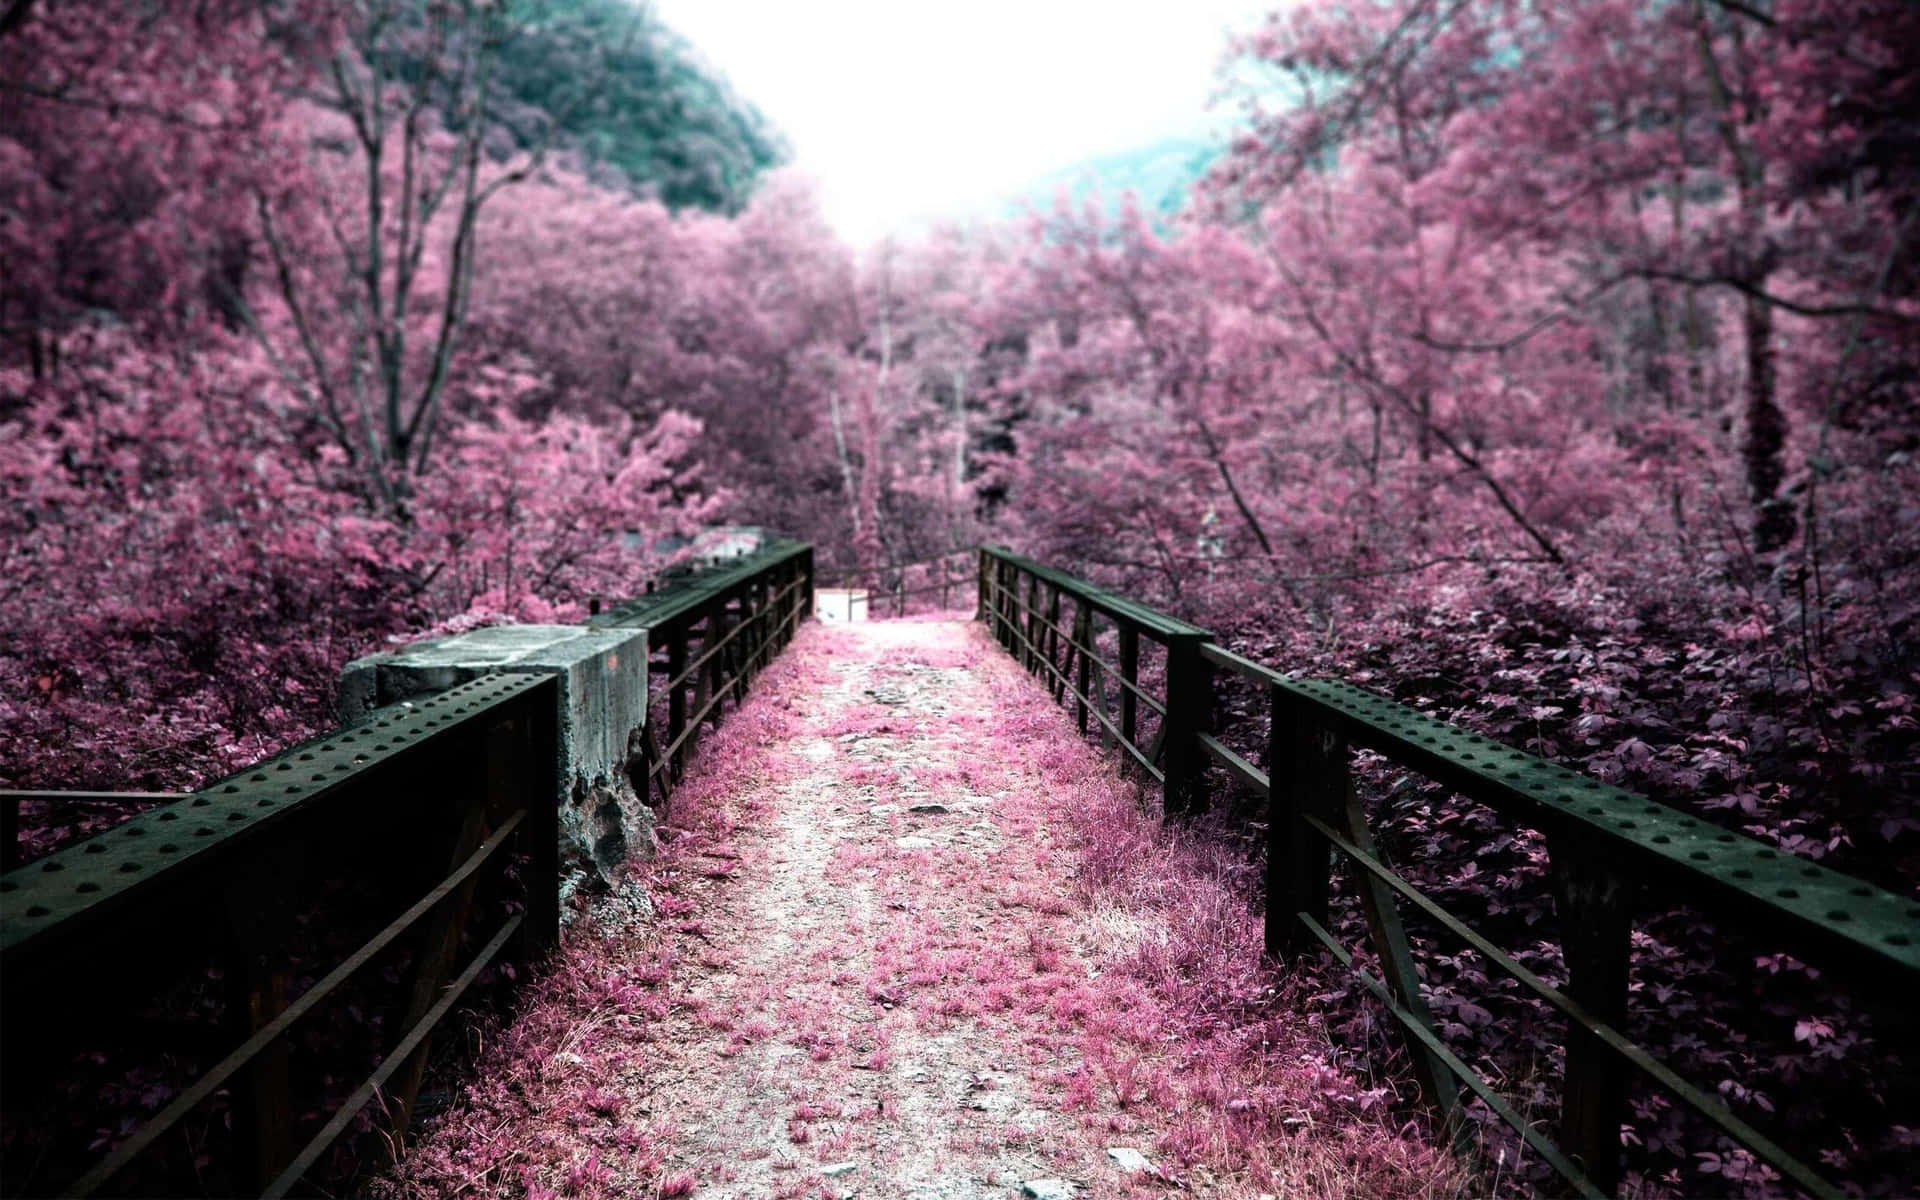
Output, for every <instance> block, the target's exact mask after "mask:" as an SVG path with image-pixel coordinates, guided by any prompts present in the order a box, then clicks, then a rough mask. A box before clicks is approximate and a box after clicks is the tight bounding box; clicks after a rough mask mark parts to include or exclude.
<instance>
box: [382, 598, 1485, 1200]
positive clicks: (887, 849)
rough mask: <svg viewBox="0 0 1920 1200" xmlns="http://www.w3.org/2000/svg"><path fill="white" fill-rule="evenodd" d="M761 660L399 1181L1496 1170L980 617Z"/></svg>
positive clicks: (797, 1191)
mask: <svg viewBox="0 0 1920 1200" xmlns="http://www.w3.org/2000/svg"><path fill="white" fill-rule="evenodd" d="M756 690H757V694H756V695H755V697H754V698H753V699H751V700H750V701H749V702H748V704H747V705H746V706H745V707H744V708H743V709H742V710H741V711H740V712H739V713H738V714H737V715H735V716H734V717H732V718H731V719H729V721H728V723H727V724H726V725H725V726H724V727H723V728H722V729H720V730H719V731H718V732H717V734H715V735H713V736H712V737H711V738H710V739H709V740H708V741H707V742H706V744H705V745H704V747H703V749H702V752H701V756H700V758H699V759H698V760H697V762H696V764H695V766H694V769H693V770H692V771H691V772H690V775H689V778H688V780H687V782H686V784H685V785H684V786H683V787H682V788H681V790H680V791H679V792H678V793H677V794H676V795H675V797H674V801H673V807H672V811H671V812H670V813H669V814H667V819H666V821H665V822H664V824H663V827H662V836H663V840H664V843H665V844H664V846H663V849H662V851H661V853H660V855H659V856H658V858H657V859H655V860H654V861H653V862H652V863H650V864H648V865H647V866H646V867H644V868H642V870H641V872H640V873H639V874H638V875H637V876H636V877H634V878H633V879H631V880H630V881H629V882H628V885H627V886H626V887H625V888H624V889H623V890H622V892H620V893H617V894H616V895H614V896H613V897H610V898H607V899H605V900H603V901H601V902H599V903H598V904H597V905H596V906H595V908H594V909H593V910H592V911H590V912H588V913H586V914H585V915H584V916H583V917H582V919H580V920H577V921H575V922H574V923H573V925H572V926H571V927H570V928H569V930H568V932H567V936H566V938H565V940H564V945H563V948H562V950H561V952H560V956H559V958H558V960H557V961H556V962H555V963H554V964H553V967H552V969H551V970H550V971H548V972H547V973H546V974H545V975H544V977H543V978H542V979H541V980H539V981H536V982H535V983H534V984H533V985H532V986H531V987H530V988H529V989H528V991H527V993H526V999H525V1000H524V1002H523V1005H522V1007H521V1010H520V1011H519V1012H518V1013H517V1014H516V1016H515V1017H514V1018H513V1019H512V1021H511V1022H510V1023H508V1024H507V1025H506V1026H505V1027H504V1028H503V1029H500V1030H497V1031H490V1032H489V1033H488V1034H487V1036H486V1039H485V1040H486V1044H487V1051H486V1053H485V1055H484V1059H485V1061H484V1062H483V1063H482V1065H481V1069H480V1070H479V1071H478V1072H476V1073H475V1075H474V1077H473V1078H474V1079H475V1080H476V1081H475V1082H473V1083H471V1084H469V1085H467V1087H466V1090H465V1092H464V1094H463V1095H462V1096H461V1097H460V1098H459V1099H458V1101H457V1102H456V1103H455V1105H454V1106H453V1107H452V1108H451V1109H450V1110H449V1111H448V1112H446V1113H444V1114H443V1115H442V1116H441V1117H440V1118H439V1119H438V1120H436V1121H435V1122H434V1123H433V1124H432V1125H431V1126H430V1127H429V1129H428V1131H427V1133H426V1134H425V1136H424V1139H423V1141H422V1143H421V1144H420V1145H419V1146H418V1147H417V1148H416V1149H414V1150H413V1151H412V1152H411V1153H410V1154H409V1155H408V1156H407V1157H406V1159H405V1160H404V1161H403V1162H402V1163H401V1165H400V1167H399V1168H398V1169H397V1170H396V1172H395V1173H394V1174H393V1175H392V1176H390V1177H389V1178H387V1179H385V1180H383V1181H381V1182H380V1183H379V1184H378V1185H377V1189H376V1190H377V1193H378V1194H381V1195H420V1194H446V1195H457V1194H473V1195H509V1196H519V1195H529V1196H542V1197H544V1196H551V1195H563V1196H656V1195H658V1196H688V1195H699V1196H713V1197H723V1196H738V1197H747V1196H779V1197H797V1196H853V1195H861V1196H902V1197H923V1198H927V1200H932V1198H936V1197H938V1198H953V1197H972V1196H1008V1195H1020V1194H1023V1192H1024V1191H1025V1190H1026V1189H1028V1188H1029V1186H1030V1185H1031V1186H1033V1187H1034V1188H1036V1189H1037V1190H1039V1191H1040V1192H1041V1193H1042V1194H1048V1193H1045V1188H1046V1187H1047V1186H1048V1185H1047V1184H1046V1183H1045V1182H1044V1181H1054V1183H1053V1185H1052V1186H1054V1187H1055V1188H1056V1189H1059V1190H1056V1191H1055V1192H1053V1193H1050V1194H1061V1195H1064V1194H1070V1193H1071V1194H1080V1195H1086V1196H1157V1195H1164V1194H1169V1193H1172V1192H1174V1191H1187V1192H1191V1193H1194V1194H1200V1195H1209V1196H1228V1197H1233V1196H1247V1197H1253V1196H1258V1195H1263V1194H1271V1195H1285V1196H1288V1197H1318V1196H1447V1195H1455V1194H1459V1193H1460V1192H1461V1191H1463V1190H1465V1188H1466V1187H1467V1186H1468V1185H1467V1184H1466V1182H1465V1179H1466V1176H1465V1172H1464V1171H1463V1169H1462V1168H1461V1167H1460V1166H1459V1165H1458V1164H1457V1163H1456V1162H1454V1161H1452V1160H1450V1159H1449V1158H1447V1157H1446V1156H1445V1155H1443V1154H1442V1153H1441V1152H1439V1151H1436V1150H1435V1149H1433V1148H1432V1147H1431V1146H1430V1145H1429V1144H1428V1143H1426V1142H1425V1141H1423V1140H1420V1139H1419V1138H1417V1137H1415V1136H1412V1135H1411V1134H1403V1133H1398V1132H1395V1131H1394V1130H1393V1129H1392V1128H1391V1127H1389V1126H1387V1125H1386V1124H1384V1123H1383V1122H1384V1118H1383V1116H1382V1115H1381V1113H1380V1108H1379V1107H1377V1106H1376V1105H1377V1101H1378V1098H1379V1095H1380V1093H1379V1092H1378V1091H1377V1090H1374V1089H1370V1088H1369V1087H1368V1086H1366V1084H1364V1083H1363V1082H1361V1081H1358V1080H1356V1079H1354V1078H1351V1077H1350V1076H1348V1075H1347V1074H1345V1073H1344V1072H1342V1071H1341V1070H1339V1069H1338V1068H1337V1067H1336V1066H1335V1065H1334V1063H1333V1060H1332V1056H1331V1054H1330V1052H1329V1050H1328V1047H1327V1043H1326V1041H1325V1040H1324V1038H1323V1037H1322V1036H1321V1034H1320V1032H1319V1030H1318V1029H1317V1027H1316V1026H1315V1025H1314V1023H1313V1022H1312V1020H1311V1019H1310V1018H1307V1017H1304V1016H1302V1015H1300V1013H1299V1011H1298V1010H1297V1009H1296V1007H1295V1006H1294V1005H1293V1004H1291V1003H1290V1000H1291V996H1290V991H1291V989H1290V985H1288V984H1287V983H1286V982H1284V981H1283V980H1281V979H1280V978H1278V977H1277V976H1276V975H1274V974H1272V973H1271V972H1269V971H1268V970H1266V969H1264V968H1263V967H1262V966H1261V964H1260V956H1259V939H1260V935H1259V930H1258V926H1257V923H1256V921H1255V920H1254V917H1253V914H1252V913H1251V912H1250V911H1249V910H1248V908H1247V906H1246V904H1245V903H1244V902H1243V901H1241V900H1239V899H1237V898H1235V896H1234V894H1233V892H1232V891H1231V890H1230V889H1229V887H1228V886H1227V885H1226V882H1225V880H1226V873H1225V867H1224V862H1223V860H1218V859H1216V858H1214V857H1213V856H1212V855H1210V854H1209V852H1207V851H1206V850H1204V849H1203V848H1201V847H1199V846H1196V845H1191V844H1186V843H1184V842H1182V841H1179V840H1177V839H1171V838H1170V837H1169V836H1167V835H1166V834H1164V833H1163V832H1162V831H1161V830H1160V829H1159V826H1158V822H1157V821H1156V820H1153V819H1151V818H1147V817H1143V816H1142V815H1141V814H1140V811H1139V808H1138V807H1137V793H1136V790H1135V789H1134V787H1133V786H1132V785H1131V784H1130V783H1128V782H1126V781H1125V780H1123V779H1122V778H1120V777H1119V775H1118V774H1117V773H1116V772H1115V770H1114V768H1113V767H1112V766H1111V764H1109V763H1108V762H1107V761H1105V760H1104V759H1103V757H1102V755H1101V754H1100V753H1099V751H1098V750H1097V749H1096V748H1095V747H1093V746H1091V745H1089V744H1087V743H1085V742H1083V741H1081V740H1080V738H1079V737H1078V736H1077V735H1076V734H1075V733H1074V731H1073V729H1072V727H1071V725H1070V724H1069V722H1068V721H1067V719H1066V718H1065V717H1064V716H1063V714H1062V713H1060V712H1059V711H1058V710H1056V709H1054V708H1053V707H1051V706H1050V704H1049V703H1048V698H1047V695H1046V693H1045V692H1044V691H1043V690H1042V689H1040V688H1038V687H1036V686H1035V685H1034V684H1033V683H1032V682H1031V681H1029V680H1028V679H1027V678H1026V677H1025V676H1024V675H1022V674H1021V673H1020V671H1019V670H1018V668H1017V667H1016V666H1015V665H1014V664H1013V663H1012V662H1011V661H1010V660H1008V659H1007V658H1006V657H1005V656H1004V655H1003V654H1002V653H1001V652H1000V650H999V649H998V648H997V647H995V646H994V645H993V644H992V643H991V642H990V641H989V640H988V639H987V638H986V636H985V634H984V632H983V631H981V630H980V629H979V628H978V627H977V626H974V625H972V624H970V623H967V622H965V621H962V620H955V619H930V620H911V621H895V622H879V623H872V624H863V625H856V626H850V627H837V628H828V627H820V626H814V627H810V628H808V629H807V630H806V631H805V632H804V633H803V634H802V636H801V637H800V638H799V639H798V640H797V641H796V642H795V643H794V644H793V646H792V647H791V648H790V649H788V650H787V651H786V653H785V655H784V656H783V657H782V658H781V660H780V661H779V662H777V663H776V664H775V665H774V667H773V668H772V669H771V670H770V671H769V672H768V673H767V675H766V676H765V677H764V679H763V680H762V682H761V683H760V684H759V685H758V687H757V689H756ZM1116 1150H1132V1151H1137V1152H1138V1153H1139V1154H1140V1155H1141V1156H1144V1158H1145V1160H1146V1164H1147V1165H1146V1166H1145V1167H1144V1168H1143V1167H1141V1166H1140V1165H1139V1162H1138V1160H1137V1159H1136V1160H1134V1161H1133V1164H1132V1166H1133V1169H1131V1170H1128V1169H1127V1168H1126V1166H1124V1165H1123V1161H1122V1160H1123V1159H1126V1158H1128V1156H1127V1155H1116V1154H1115V1153H1113V1151H1116Z"/></svg>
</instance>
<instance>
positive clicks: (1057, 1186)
mask: <svg viewBox="0 0 1920 1200" xmlns="http://www.w3.org/2000/svg"><path fill="white" fill-rule="evenodd" d="M1020 1194H1021V1195H1022V1196H1027V1197H1030V1200H1073V1185H1072V1184H1071V1183H1068V1182H1067V1181H1066V1180H1064V1179H1029V1180H1027V1181H1026V1182H1025V1183H1023V1184H1021V1185H1020Z"/></svg>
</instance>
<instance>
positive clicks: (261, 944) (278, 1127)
mask: <svg viewBox="0 0 1920 1200" xmlns="http://www.w3.org/2000/svg"><path fill="white" fill-rule="evenodd" d="M302 857H303V855H302V854H301V851H300V849H299V848H298V847H294V848H292V849H289V850H283V851H281V852H279V853H277V854H274V855H272V856H271V857H267V858H261V859H257V860H255V861H253V862H250V863H248V864H247V865H246V866H244V867H242V868H241V869H239V870H238V871H237V872H236V873H235V874H234V876H233V878H231V879H230V880H229V881H228V883H227V886H226V890H225V896H224V902H225V908H226V918H227V930H228V937H229V939H230V940H229V951H228V959H227V964H226V970H227V1013H228V1015H227V1024H228V1030H227V1036H228V1037H229V1038H232V1039H233V1040H234V1044H236V1045H237V1044H238V1043H239V1042H240V1041H244V1040H245V1039H247V1038H249V1037H251V1036H253V1034H254V1033H256V1032H258V1031H259V1029H260V1028H261V1026H263V1025H265V1024H267V1023H268V1022H269V1021H271V1020H273V1019H274V1018H275V1017H277V1016H279V1015H280V1013H281V1012H282V1011H284V1010H285V1009H286V1007H287V973H286V970H285V968H284V967H283V966H282V965H281V962H280V959H281V948H282V947H283V946H284V945H285V944H286V937H287V929H288V924H289V922H288V921H287V919H286V918H287V914H286V903H285V897H286V896H287V895H289V894H290V892H291V886H290V884H291V881H292V880H293V879H294V878H295V877H296V875H297V873H298V872H299V871H300V870H301V867H302V865H303V864H302V862H301V859H302ZM233 1135H234V1142H235V1148H236V1150H237V1152H238V1158H239V1161H238V1163H237V1164H236V1166H238V1168H239V1170H240V1174H241V1177H242V1178H243V1179H245V1180H246V1185H245V1186H246V1187H247V1189H248V1190H249V1191H252V1190H257V1189H260V1188H264V1187H265V1186H266V1184H267V1182H268V1181H269V1180H271V1179H273V1178H274V1177H275V1176H276V1175H278V1174H279V1173H280V1172H281V1170H282V1169H283V1168H284V1167H285V1166H286V1165H287V1163H288V1162H289V1161H290V1160H291V1159H292V1158H293V1094H292V1089H291V1076H290V1073H289V1068H288V1050H287V1044H286V1041H285V1039H279V1040H276V1041H275V1042H274V1043H273V1044H272V1045H270V1046H268V1047H267V1048H266V1049H265V1050H262V1051H261V1052H260V1054H259V1055H258V1056H256V1057H255V1058H254V1060H253V1061H252V1062H251V1063H248V1064H247V1066H246V1067H245V1068H244V1069H242V1070H241V1071H240V1073H239V1074H238V1075H237V1076H235V1078H234V1083H233Z"/></svg>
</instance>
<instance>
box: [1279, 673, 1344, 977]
mask: <svg viewBox="0 0 1920 1200" xmlns="http://www.w3.org/2000/svg"><path fill="white" fill-rule="evenodd" d="M1267 713H1268V728H1267V919H1266V943H1267V953H1268V954H1272V955H1275V956H1279V957H1284V958H1287V959H1289V960H1291V959H1296V958H1298V957H1299V956H1300V955H1301V954H1303V953H1305V952H1306V951H1307V950H1308V949H1309V948H1311V947H1314V946H1317V945H1319V943H1318V942H1317V941H1315V940H1314V938H1313V936H1312V934H1310V933H1309V932H1308V931H1307V928H1306V926H1305V925H1302V924H1301V923H1300V922H1299V921H1298V920H1297V919H1296V915H1295V914H1298V913H1305V914H1306V915H1307V916H1309V917H1312V918H1313V919H1314V920H1315V921H1318V922H1319V923H1320V924H1322V925H1325V924H1326V923H1327V898H1328V894H1329V893H1330V892H1331V890H1332V884H1333V870H1332V857H1331V848H1330V847H1329V846H1328V844H1327V839H1326V838H1325V837H1323V836H1321V834H1320V833H1319V831H1318V830H1315V829H1314V828H1313V827H1312V826H1310V825H1308V824H1307V823H1306V821H1305V820H1303V819H1302V818H1303V817H1304V815H1305V814H1306V813H1307V812H1308V811H1310V809H1311V808H1312V807H1313V804H1314V798H1315V797H1317V796H1319V795H1322V794H1324V793H1326V792H1327V791H1329V790H1331V788H1332V787H1333V786H1334V785H1335V779H1334V778H1332V776H1334V774H1335V771H1336V769H1337V772H1338V775H1339V776H1342V777H1344V775H1345V774H1346V762H1345V754H1344V747H1343V748H1342V754H1341V758H1340V761H1339V762H1338V763H1337V764H1335V763H1331V762H1329V757H1330V756H1329V755H1327V754H1326V753H1324V750H1325V748H1323V747H1321V746H1320V745H1318V744H1316V743H1315V741H1314V740H1313V739H1312V738H1311V737H1310V733H1311V731H1310V730H1309V729H1308V728H1307V725H1306V723H1305V721H1304V719H1303V714H1302V712H1301V710H1300V707H1299V705H1298V704H1297V703H1295V702H1294V700H1293V699H1292V697H1290V696H1289V695H1288V694H1287V693H1286V692H1284V691H1282V690H1281V688H1280V686H1279V685H1278V684H1268V685H1267ZM1342 786H1344V785H1342Z"/></svg>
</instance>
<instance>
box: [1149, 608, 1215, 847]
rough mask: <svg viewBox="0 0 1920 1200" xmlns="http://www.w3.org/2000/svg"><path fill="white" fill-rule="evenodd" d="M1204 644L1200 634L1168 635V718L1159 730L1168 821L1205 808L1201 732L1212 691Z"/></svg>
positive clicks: (1203, 757) (1208, 712) (1207, 718)
mask: <svg viewBox="0 0 1920 1200" xmlns="http://www.w3.org/2000/svg"><path fill="white" fill-rule="evenodd" d="M1206 640H1207V638H1206V635H1205V634H1199V633H1174V634H1168V635H1167V636H1166V647H1167V715H1166V718H1165V725H1164V727H1163V728H1162V729H1161V731H1160V733H1161V748H1162V758H1161V764H1160V765H1161V770H1163V771H1165V772H1166V781H1165V786H1164V790H1163V792H1162V797H1161V805H1162V810H1163V811H1164V812H1165V814H1166V815H1167V816H1170V817H1172V816H1183V817H1184V816H1191V815H1193V814H1195V813H1198V812H1202V811H1204V810H1205V809H1206V807H1207V792H1206V786H1205V783H1206V781H1205V778H1204V772H1205V770H1206V757H1205V755H1204V754H1203V753H1202V751H1201V748H1200V734H1201V733H1203V732H1205V730H1206V728H1207V725H1208V722H1209V720H1210V719H1211V709H1212V707H1213V687H1212V684H1211V681H1210V680H1209V679H1208V677H1207V662H1206V660H1205V659H1203V658H1201V657H1200V644H1201V643H1202V642H1204V641H1206Z"/></svg>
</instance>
